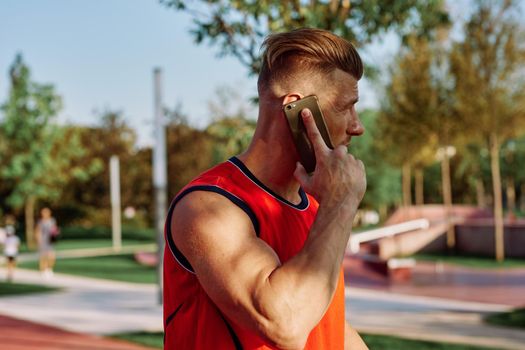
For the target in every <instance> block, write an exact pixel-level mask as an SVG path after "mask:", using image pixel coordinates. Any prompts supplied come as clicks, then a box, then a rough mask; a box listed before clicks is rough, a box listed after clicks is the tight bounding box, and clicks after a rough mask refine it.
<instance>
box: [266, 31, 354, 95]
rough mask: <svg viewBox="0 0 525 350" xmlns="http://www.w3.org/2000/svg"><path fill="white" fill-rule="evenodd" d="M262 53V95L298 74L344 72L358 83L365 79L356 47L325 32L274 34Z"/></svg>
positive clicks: (268, 38)
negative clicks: (267, 89)
mask: <svg viewBox="0 0 525 350" xmlns="http://www.w3.org/2000/svg"><path fill="white" fill-rule="evenodd" d="M262 49H264V53H263V62H262V67H261V71H260V73H259V79H258V82H257V86H258V89H259V94H260V93H261V91H262V89H266V88H269V87H271V86H273V85H274V84H275V83H279V82H282V81H283V80H285V79H286V78H290V77H291V76H292V75H293V74H294V73H296V72H298V71H300V72H315V73H322V74H329V73H331V72H332V71H334V70H335V69H341V70H342V71H344V72H347V73H349V74H350V75H352V76H353V77H354V78H355V79H356V80H359V79H361V77H362V76H363V62H362V61H361V57H360V56H359V54H358V53H357V50H356V49H355V47H354V46H353V45H352V44H351V43H350V42H348V41H347V40H345V39H343V38H341V37H339V36H337V35H335V34H333V33H331V32H329V31H326V30H321V29H314V28H302V29H296V30H293V31H291V32H286V33H278V34H272V35H269V36H268V37H266V39H265V40H264V42H263V44H262Z"/></svg>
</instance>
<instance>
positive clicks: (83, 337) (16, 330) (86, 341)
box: [0, 315, 152, 350]
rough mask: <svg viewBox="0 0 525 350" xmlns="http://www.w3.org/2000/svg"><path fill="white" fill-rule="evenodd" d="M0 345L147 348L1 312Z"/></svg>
mask: <svg viewBox="0 0 525 350" xmlns="http://www.w3.org/2000/svg"><path fill="white" fill-rule="evenodd" d="M0 344H1V347H2V349H5V350H34V349H39V350H92V349H98V350H150V349H152V348H148V347H144V346H139V345H135V344H133V343H129V342H126V341H121V340H117V339H109V338H103V337H98V336H94V335H89V334H81V333H75V332H68V331H65V330H62V329H59V328H56V327H51V326H46V325H43V324H39V323H34V322H29V321H26V320H20V319H16V318H12V317H7V316H2V315H0Z"/></svg>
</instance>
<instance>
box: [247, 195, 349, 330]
mask: <svg viewBox="0 0 525 350" xmlns="http://www.w3.org/2000/svg"><path fill="white" fill-rule="evenodd" d="M354 213H355V209H353V207H352V206H350V205H347V204H344V205H343V204H340V205H338V206H334V207H332V208H328V207H320V208H319V212H318V215H317V218H316V221H315V223H314V225H313V226H312V228H311V230H310V234H309V237H308V239H307V241H306V243H305V246H304V247H303V249H302V250H301V252H299V253H298V254H297V255H296V256H295V257H293V258H292V259H290V260H289V261H287V262H286V263H285V264H283V265H282V266H280V267H279V268H277V269H275V270H274V271H273V272H272V273H271V274H270V276H269V277H268V279H267V285H266V290H264V291H263V290H261V294H259V295H257V297H258V298H260V299H259V302H260V303H261V305H265V310H263V313H266V316H267V317H268V318H269V319H273V320H274V319H275V318H281V317H284V318H285V319H282V320H281V322H283V323H292V324H294V326H295V327H297V328H298V329H299V330H300V331H299V332H302V333H306V335H307V334H308V333H309V332H310V330H311V329H312V328H313V327H315V325H317V323H319V321H320V320H321V318H322V317H323V315H324V313H325V312H326V309H327V308H328V306H329V304H330V302H331V300H332V297H333V295H334V292H335V289H336V287H337V282H338V278H339V273H340V269H341V263H342V259H343V257H344V252H345V248H346V244H347V242H348V238H349V235H350V231H351V225H352V221H353V217H354Z"/></svg>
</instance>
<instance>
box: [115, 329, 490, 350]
mask: <svg viewBox="0 0 525 350" xmlns="http://www.w3.org/2000/svg"><path fill="white" fill-rule="evenodd" d="M362 336H363V339H364V341H365V342H366V344H367V345H368V347H369V348H370V350H445V349H446V350H496V349H494V348H487V347H481V346H474V345H459V344H451V343H437V342H430V341H422V340H410V339H403V338H398V337H391V336H386V335H376V334H363V335H362ZM112 337H115V338H119V339H123V340H127V341H130V342H133V343H138V344H142V345H147V346H151V347H155V348H159V349H162V345H163V333H162V332H154V333H150V332H136V333H121V334H115V335H113V336H112Z"/></svg>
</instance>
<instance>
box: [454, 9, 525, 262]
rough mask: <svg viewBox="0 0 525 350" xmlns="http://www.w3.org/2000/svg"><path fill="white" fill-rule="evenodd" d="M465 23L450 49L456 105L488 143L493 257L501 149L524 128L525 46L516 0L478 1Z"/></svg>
mask: <svg viewBox="0 0 525 350" xmlns="http://www.w3.org/2000/svg"><path fill="white" fill-rule="evenodd" d="M476 6H477V7H476V11H475V12H474V13H473V14H472V16H471V18H470V19H469V20H468V21H467V23H466V24H465V29H464V39H463V40H462V41H459V42H457V43H456V44H455V45H454V47H453V50H452V53H451V65H452V72H453V74H454V77H455V92H456V97H455V98H456V109H457V110H458V111H460V112H461V116H462V118H461V119H462V121H463V122H464V127H465V128H467V129H470V130H477V131H478V133H477V136H478V140H479V141H480V142H483V143H485V144H486V145H487V146H488V149H489V152H490V159H491V173H492V188H493V193H494V220H495V251H496V259H497V260H498V261H502V260H503V259H504V256H505V252H504V240H503V207H502V190H501V187H502V184H501V175H500V148H501V145H502V144H503V143H504V142H505V141H506V140H507V139H509V138H510V137H513V136H515V135H516V134H517V133H519V132H520V130H523V128H524V127H525V125H524V124H525V107H524V104H525V102H524V101H525V95H524V91H525V86H524V84H523V78H524V75H523V74H524V73H525V72H524V70H523V62H524V58H525V48H524V47H523V45H522V44H521V42H520V36H521V35H523V30H522V28H521V27H520V25H519V22H518V19H517V15H516V11H515V9H516V3H515V2H514V1H510V0H508V1H504V2H478V3H477V5H476Z"/></svg>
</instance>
